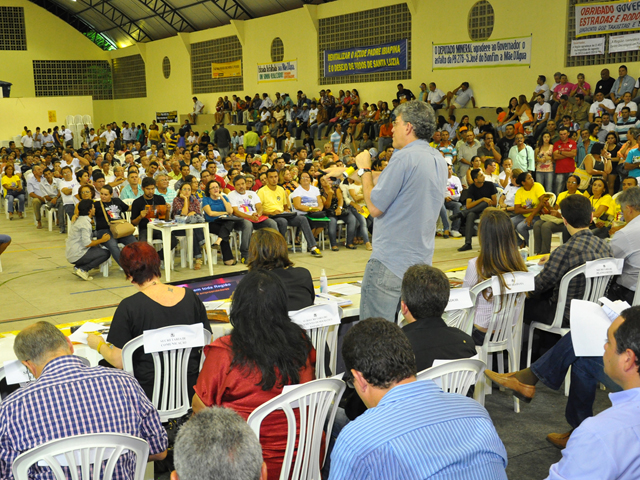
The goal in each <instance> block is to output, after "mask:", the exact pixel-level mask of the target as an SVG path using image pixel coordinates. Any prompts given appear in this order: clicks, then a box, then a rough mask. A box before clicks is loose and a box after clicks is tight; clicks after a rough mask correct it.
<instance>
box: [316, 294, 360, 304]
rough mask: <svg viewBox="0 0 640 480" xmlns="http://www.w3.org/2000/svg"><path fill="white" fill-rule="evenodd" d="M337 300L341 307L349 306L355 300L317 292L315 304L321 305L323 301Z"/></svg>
mask: <svg viewBox="0 0 640 480" xmlns="http://www.w3.org/2000/svg"><path fill="white" fill-rule="evenodd" d="M328 302H335V303H337V304H338V306H340V307H348V306H349V305H353V302H352V301H351V300H349V299H348V298H338V297H335V296H333V295H329V294H328V293H317V294H316V301H315V304H316V305H319V304H322V303H328Z"/></svg>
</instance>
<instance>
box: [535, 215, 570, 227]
mask: <svg viewBox="0 0 640 480" xmlns="http://www.w3.org/2000/svg"><path fill="white" fill-rule="evenodd" d="M540 220H542V221H543V222H552V223H555V224H557V225H560V224H561V223H564V220H562V219H561V218H558V217H554V216H553V215H551V214H548V213H547V214H545V215H540Z"/></svg>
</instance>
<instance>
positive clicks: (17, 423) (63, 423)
mask: <svg viewBox="0 0 640 480" xmlns="http://www.w3.org/2000/svg"><path fill="white" fill-rule="evenodd" d="M13 350H14V352H15V354H16V356H17V357H18V359H19V360H20V361H21V362H22V363H23V364H24V365H25V366H26V367H27V368H28V369H29V371H30V372H31V374H32V375H33V376H34V377H35V378H36V379H37V380H36V381H35V382H33V383H32V384H30V385H29V386H27V387H25V388H21V389H19V390H18V391H16V392H14V393H13V394H12V395H10V396H9V397H7V398H6V399H5V401H4V402H3V403H2V405H1V406H0V478H2V479H4V480H10V479H13V474H12V472H11V465H12V464H13V462H14V460H15V459H16V457H17V456H18V455H20V454H21V453H24V452H26V451H28V450H31V449H33V448H35V447H37V446H39V445H42V444H43V443H46V442H48V441H50V440H55V439H60V438H66V437H71V436H75V435H82V434H89V433H103V432H104V433H123V434H128V435H132V436H135V437H139V438H142V439H144V440H146V441H147V442H148V443H149V458H148V459H144V458H143V459H136V458H135V456H134V455H132V454H131V453H129V454H127V455H124V456H123V457H122V458H121V459H120V460H119V461H118V463H117V465H116V470H115V472H114V476H113V478H114V479H121V480H128V479H133V478H134V471H135V466H136V461H141V462H146V461H147V460H148V461H153V460H162V459H164V458H165V457H166V455H167V434H166V432H165V430H164V428H163V427H162V424H161V422H160V416H159V415H158V412H157V410H156V409H155V407H154V406H153V404H152V403H151V402H150V401H149V399H148V398H147V396H146V395H145V393H144V391H143V390H142V388H141V387H140V385H139V384H138V382H137V380H136V379H135V378H134V377H133V376H132V375H129V374H127V373H125V372H123V371H122V370H116V369H113V368H104V367H87V366H85V365H84V363H82V362H81V361H80V359H79V357H76V356H74V355H73V346H72V345H71V342H70V341H69V339H68V338H66V337H65V336H64V335H63V334H62V332H61V331H60V330H58V329H57V328H56V327H55V326H54V325H52V324H50V323H48V322H38V323H36V324H34V325H31V326H29V327H27V328H25V329H24V330H22V331H21V332H20V333H19V334H18V336H17V337H16V339H15V343H14V347H13ZM32 475H33V476H34V478H35V477H37V478H39V479H41V480H48V479H54V478H55V476H54V475H53V473H52V472H51V470H50V469H49V468H48V467H41V466H39V465H34V466H33V467H32V468H31V470H30V477H31V476H32Z"/></svg>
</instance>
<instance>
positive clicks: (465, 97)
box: [447, 82, 476, 115]
mask: <svg viewBox="0 0 640 480" xmlns="http://www.w3.org/2000/svg"><path fill="white" fill-rule="evenodd" d="M453 97H455V100H454V98H453ZM469 100H471V104H472V105H473V108H476V99H475V98H474V96H473V90H471V88H470V87H469V82H462V83H461V84H460V86H459V87H458V88H456V89H455V90H453V91H452V92H448V93H447V108H448V109H449V114H450V115H453V111H454V110H455V109H456V108H466V107H467V104H468V103H469Z"/></svg>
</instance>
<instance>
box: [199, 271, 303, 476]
mask: <svg viewBox="0 0 640 480" xmlns="http://www.w3.org/2000/svg"><path fill="white" fill-rule="evenodd" d="M230 320H231V325H233V327H234V328H233V330H232V331H231V334H230V335H227V336H225V337H221V338H218V339H217V340H215V341H214V342H213V343H212V344H211V345H207V346H206V347H205V348H204V352H205V355H206V360H205V362H204V365H203V367H202V370H201V372H200V376H199V377H198V382H197V384H196V386H195V392H196V393H195V395H194V396H193V405H192V406H193V411H194V412H195V413H196V414H197V413H198V412H199V411H200V410H202V409H203V408H206V407H210V406H212V405H218V406H222V407H226V408H231V409H233V410H235V411H236V412H238V413H239V414H240V415H241V416H242V417H243V418H244V419H245V420H246V419H247V418H249V415H251V413H252V412H253V411H254V410H255V409H256V408H257V407H259V406H260V405H262V404H263V403H265V402H267V401H269V400H271V399H272V398H274V397H276V396H278V395H280V394H281V393H282V389H283V387H284V385H296V384H299V383H306V382H309V381H311V380H314V379H315V363H316V352H315V350H314V348H313V345H312V344H311V341H310V340H309V337H308V336H307V334H306V332H305V331H304V330H303V329H302V328H301V327H299V326H298V325H296V324H295V323H293V322H291V320H290V319H289V314H288V312H287V293H286V291H285V288H284V284H283V283H282V280H280V278H279V277H278V276H277V275H275V274H274V273H272V272H269V271H266V270H254V271H250V272H249V273H248V274H247V275H246V276H245V277H244V278H243V279H242V281H241V282H240V284H239V285H238V288H237V289H236V291H235V292H234V295H233V303H232V304H231V313H230ZM298 424H299V422H298ZM287 428H288V427H287V420H286V417H285V415H284V413H283V412H282V411H279V412H274V413H272V414H271V415H269V416H268V417H267V418H265V420H264V421H263V422H262V426H261V428H260V444H261V445H262V456H263V458H264V461H265V462H266V464H267V471H268V476H269V478H280V470H281V469H282V461H283V459H284V451H285V449H286V446H287Z"/></svg>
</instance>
